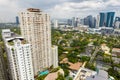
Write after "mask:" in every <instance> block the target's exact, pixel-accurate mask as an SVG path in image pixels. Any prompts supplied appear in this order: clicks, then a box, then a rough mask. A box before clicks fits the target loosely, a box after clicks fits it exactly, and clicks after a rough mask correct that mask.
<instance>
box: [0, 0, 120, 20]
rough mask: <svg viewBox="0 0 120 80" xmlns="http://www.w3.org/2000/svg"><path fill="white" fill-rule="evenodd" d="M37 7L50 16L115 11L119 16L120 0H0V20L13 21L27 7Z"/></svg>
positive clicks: (63, 16)
mask: <svg viewBox="0 0 120 80" xmlns="http://www.w3.org/2000/svg"><path fill="white" fill-rule="evenodd" d="M31 7H33V8H39V9H41V10H42V11H45V12H46V13H48V14H49V15H50V16H51V18H71V17H73V16H75V17H80V18H83V17H85V16H87V15H90V14H91V15H94V16H96V15H97V14H99V12H104V11H105V12H106V11H115V12H116V15H117V16H120V0H0V22H1V21H7V22H10V21H15V16H17V15H18V13H19V12H21V11H23V10H26V9H27V8H31Z"/></svg>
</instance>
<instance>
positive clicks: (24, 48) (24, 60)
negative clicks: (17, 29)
mask: <svg viewBox="0 0 120 80" xmlns="http://www.w3.org/2000/svg"><path fill="white" fill-rule="evenodd" d="M2 37H3V40H4V43H5V47H6V51H7V57H8V65H9V74H11V79H12V80H34V74H33V67H32V58H31V45H30V44H28V43H27V42H26V41H25V40H24V39H23V37H20V36H18V35H16V34H14V33H12V32H10V30H2Z"/></svg>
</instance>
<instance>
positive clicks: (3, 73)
mask: <svg viewBox="0 0 120 80" xmlns="http://www.w3.org/2000/svg"><path fill="white" fill-rule="evenodd" d="M0 80H8V76H7V70H6V66H5V61H4V58H3V51H2V49H1V47H0Z"/></svg>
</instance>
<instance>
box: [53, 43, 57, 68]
mask: <svg viewBox="0 0 120 80" xmlns="http://www.w3.org/2000/svg"><path fill="white" fill-rule="evenodd" d="M52 64H53V67H54V68H56V67H58V46H55V45H53V46H52Z"/></svg>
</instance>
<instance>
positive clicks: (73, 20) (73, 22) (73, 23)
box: [72, 17, 76, 27]
mask: <svg viewBox="0 0 120 80" xmlns="http://www.w3.org/2000/svg"><path fill="white" fill-rule="evenodd" d="M75 21H76V18H75V17H73V18H72V27H76V26H75Z"/></svg>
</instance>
